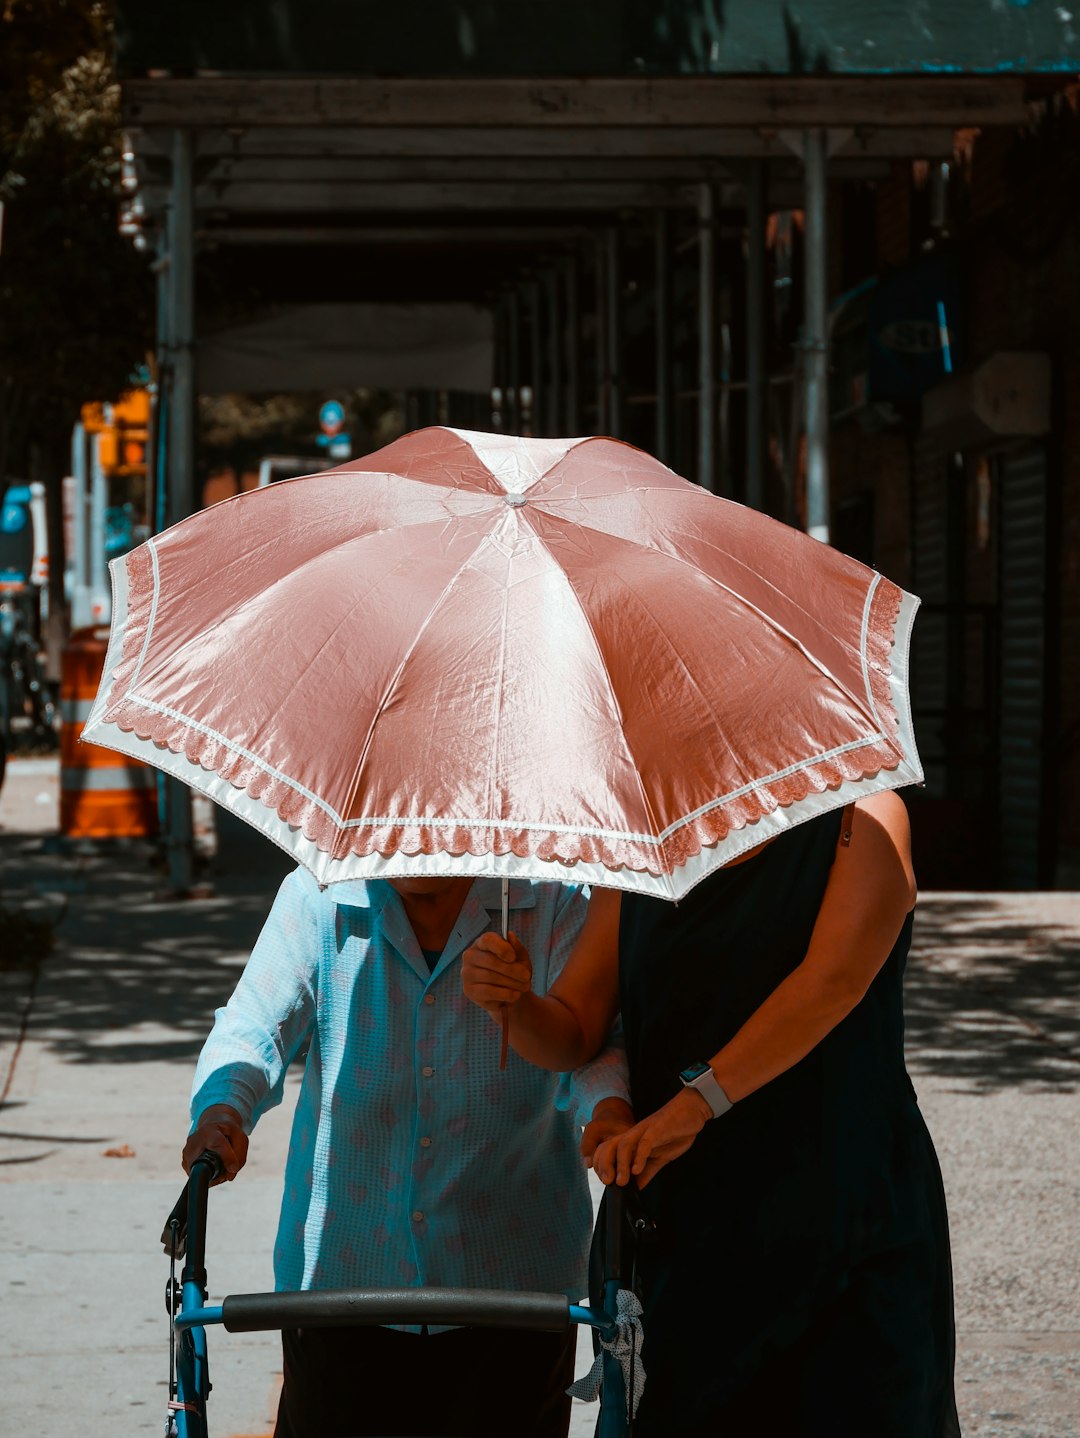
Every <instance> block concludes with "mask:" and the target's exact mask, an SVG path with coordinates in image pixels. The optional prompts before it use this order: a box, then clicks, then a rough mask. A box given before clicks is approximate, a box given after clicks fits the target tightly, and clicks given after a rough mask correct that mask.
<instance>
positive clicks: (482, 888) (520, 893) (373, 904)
mask: <svg viewBox="0 0 1080 1438" xmlns="http://www.w3.org/2000/svg"><path fill="white" fill-rule="evenodd" d="M324 892H325V894H326V896H327V897H328V898H329V899H330V901H331V902H332V903H334V904H339V905H342V906H344V907H346V908H366V909H370V910H371V912H372V916H373V918H374V919H375V922H376V923H377V924H378V926H379V928H380V929H381V930H382V932H383V935H384V936H385V938H386V939H387V940H388V941H389V943H390V945H391V947H392V948H393V949H395V950H396V952H397V953H398V954H400V955H401V957H402V958H403V959H404V960H405V962H406V963H407V964H408V965H409V967H410V968H411V969H412V970H413V971H414V972H415V973H416V975H417V976H418V977H419V978H420V979H422V980H423V981H424V982H425V983H427V981H428V980H429V979H430V978H432V977H434V975H433V974H431V973H430V972H429V970H428V967H427V963H426V960H425V959H424V958H423V956H422V955H421V953H420V946H419V945H418V944H417V942H416V936H415V934H414V933H413V931H412V925H411V924H410V923H409V921H408V918H407V917H406V914H405V907H404V905H403V904H402V902H401V898H400V896H399V895H398V894H397V893H396V892H395V890H394V889H393V888H392V887H391V885H390V883H389V881H388V880H386V879H344V880H341V881H340V882H338V883H336V884H329V885H327V888H326V890H325V891H324ZM508 899H509V908H510V912H511V914H513V913H514V912H516V911H519V910H522V909H533V908H535V907H536V890H535V888H534V887H533V885H532V884H531V883H530V882H529V880H527V879H511V880H510V887H509V893H508ZM501 917H502V880H501V879H493V878H479V879H475V880H474V881H473V885H472V888H471V889H470V890H469V892H468V893H467V894H466V896H465V902H464V903H463V904H462V906H461V913H460V914H459V915H458V918H457V922H456V923H455V925H454V928H453V931H452V932H451V934H450V937H449V939H448V940H447V943H446V948H445V949H444V950H443V955H442V959H441V960H440V962H439V963H438V964H437V965H436V968H435V974H436V975H437V974H440V973H442V972H443V970H444V969H446V968H447V967H448V966H449V965H450V964H452V963H453V962H454V960H455V959H456V958H458V956H459V955H460V954H462V953H463V952H464V951H465V950H466V949H467V948H468V947H469V945H470V944H471V943H472V941H473V940H474V939H476V938H478V937H479V936H480V935H481V934H483V933H486V932H487V931H488V930H489V929H491V928H494V929H495V930H496V932H497V931H498V930H499V928H500V919H501ZM493 919H494V923H493V922H492V921H493ZM510 927H511V928H513V927H514V925H513V922H511V924H510Z"/></svg>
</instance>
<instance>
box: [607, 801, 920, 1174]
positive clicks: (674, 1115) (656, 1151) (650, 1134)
mask: <svg viewBox="0 0 1080 1438" xmlns="http://www.w3.org/2000/svg"><path fill="white" fill-rule="evenodd" d="M914 903H915V879H914V875H913V873H912V868H911V843H910V831H909V828H908V819H907V810H906V808H905V806H904V803H903V801H902V800H901V799H900V798H899V797H898V796H897V795H896V794H893V793H883V794H875V795H872V796H871V797H869V798H867V799H862V800H860V801H859V803H858V805H857V806H856V814H855V820H854V823H853V826H852V838H851V844H850V846H849V847H847V848H843V847H840V848H838V849H837V853H836V858H835V860H834V863H833V866H832V871H831V873H830V875H829V882H828V885H827V886H826V889H825V895H824V898H823V899H822V904H821V909H820V911H819V913H818V917H817V921H816V923H815V925H814V931H813V934H812V935H811V939H810V946H809V948H808V949H807V953H806V957H805V958H804V959H803V961H802V963H800V964H799V966H798V968H796V969H795V970H793V972H792V973H791V974H789V975H788V977H787V978H786V979H785V980H784V981H783V983H782V984H780V985H779V986H778V987H777V988H776V989H775V990H774V991H773V992H772V993H771V994H770V995H769V997H768V998H767V999H766V1000H765V1002H764V1003H763V1004H762V1005H761V1006H760V1008H758V1009H757V1010H756V1011H755V1012H754V1013H753V1014H751V1016H750V1018H749V1019H747V1021H746V1023H745V1024H743V1026H742V1028H741V1029H739V1031H738V1033H736V1034H735V1036H734V1037H733V1038H732V1039H731V1041H730V1042H729V1043H727V1044H725V1045H724V1047H723V1048H722V1049H720V1051H719V1052H718V1053H716V1054H714V1055H713V1056H712V1058H711V1059H710V1063H711V1065H712V1069H713V1072H714V1073H715V1074H716V1077H717V1079H718V1081H719V1083H720V1085H721V1087H722V1088H723V1089H724V1091H725V1093H726V1094H727V1095H728V1097H729V1098H730V1099H731V1100H732V1101H733V1102H737V1101H738V1100H739V1099H742V1098H745V1097H746V1096H747V1095H748V1094H751V1093H753V1092H754V1091H755V1090H756V1089H759V1088H761V1087H762V1086H763V1085H764V1084H767V1083H768V1082H769V1081H770V1080H771V1079H774V1078H776V1077H777V1075H778V1074H781V1073H784V1072H785V1071H786V1070H787V1069H789V1068H791V1067H792V1066H793V1065H794V1064H796V1063H798V1062H799V1060H800V1059H802V1058H804V1057H805V1056H806V1055H807V1054H808V1053H809V1052H810V1050H811V1049H813V1048H814V1047H816V1045H817V1044H819V1043H820V1042H821V1040H822V1039H823V1038H824V1037H825V1036H826V1034H828V1033H829V1032H831V1030H832V1029H834V1028H835V1027H836V1025H837V1024H838V1023H839V1022H840V1021H841V1020H842V1019H843V1018H845V1017H846V1015H847V1014H849V1013H850V1012H851V1010H852V1009H853V1008H854V1007H855V1006H856V1004H857V1003H858V1002H859V1001H860V999H861V998H862V997H863V995H864V994H865V993H866V991H867V989H868V988H869V987H870V984H871V983H872V982H873V979H874V976H875V975H876V974H877V972H878V970H879V969H880V968H881V966H882V964H883V963H884V962H885V960H886V958H887V957H888V955H889V953H890V951H891V949H892V946H893V944H894V943H895V942H896V937H897V935H898V934H899V932H900V929H901V928H902V926H903V923H904V918H905V916H906V914H907V913H908V911H909V910H910V909H911V908H912V906H913V905H914ZM710 1117H711V1110H710V1109H709V1107H708V1105H707V1104H706V1102H705V1100H704V1099H703V1098H702V1097H701V1096H700V1095H699V1094H698V1093H697V1092H696V1091H695V1090H692V1089H686V1090H683V1091H682V1092H681V1093H679V1094H677V1095H676V1096H675V1098H673V1099H672V1100H670V1102H669V1103H667V1104H665V1105H664V1107H663V1108H661V1109H659V1110H657V1112H656V1113H655V1114H652V1115H650V1116H649V1117H648V1118H646V1119H644V1120H643V1121H642V1122H641V1123H639V1124H636V1125H635V1126H634V1128H632V1129H630V1130H629V1131H628V1132H627V1133H626V1134H625V1135H623V1137H622V1138H621V1139H619V1140H617V1141H615V1142H612V1143H609V1144H605V1145H602V1146H601V1147H600V1148H599V1149H598V1150H597V1153H596V1156H595V1160H594V1166H595V1168H596V1171H597V1174H598V1175H599V1176H600V1177H601V1178H602V1179H603V1180H604V1182H606V1183H608V1182H611V1181H612V1179H613V1178H614V1179H615V1181H616V1182H618V1183H627V1182H628V1181H629V1179H630V1178H631V1176H633V1177H636V1178H637V1179H638V1182H639V1184H641V1185H644V1184H646V1183H648V1182H649V1180H650V1179H651V1178H652V1177H653V1175H654V1174H655V1173H657V1172H658V1171H659V1170H660V1169H661V1168H662V1167H664V1165H665V1164H667V1163H670V1162H671V1160H672V1159H673V1158H677V1157H679V1155H680V1154H682V1153H685V1152H686V1150H687V1149H688V1148H689V1147H690V1145H691V1144H692V1143H693V1141H694V1138H695V1137H696V1136H697V1134H698V1133H699V1132H700V1131H701V1129H702V1128H703V1127H704V1125H705V1123H706V1122H707V1121H708V1120H709V1119H710ZM718 1122H720V1123H722V1122H723V1118H721V1119H719V1120H718Z"/></svg>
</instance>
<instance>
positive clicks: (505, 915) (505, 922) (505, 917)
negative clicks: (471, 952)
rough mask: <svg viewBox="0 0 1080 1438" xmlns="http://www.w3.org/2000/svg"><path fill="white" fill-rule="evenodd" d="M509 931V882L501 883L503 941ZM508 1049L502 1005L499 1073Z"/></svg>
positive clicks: (505, 1010)
mask: <svg viewBox="0 0 1080 1438" xmlns="http://www.w3.org/2000/svg"><path fill="white" fill-rule="evenodd" d="M509 929H510V880H509V879H507V878H504V879H503V881H502V936H503V938H504V939H505V938H506V936H507V934H508V932H509ZM509 1047H510V1005H509V1004H503V1011H502V1039H501V1041H500V1044H499V1072H500V1073H501V1072H503V1071H504V1070H505V1068H506V1053H507V1050H508V1048H509Z"/></svg>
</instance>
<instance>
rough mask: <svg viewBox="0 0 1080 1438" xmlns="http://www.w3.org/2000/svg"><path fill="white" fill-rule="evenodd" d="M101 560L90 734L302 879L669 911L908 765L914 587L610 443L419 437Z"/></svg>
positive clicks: (896, 777) (911, 778)
mask: <svg viewBox="0 0 1080 1438" xmlns="http://www.w3.org/2000/svg"><path fill="white" fill-rule="evenodd" d="M112 571H113V582H114V591H115V604H114V620H113V633H112V639H111V645H110V650H109V656H108V660H107V663H106V669H105V676H104V678H103V681H102V685H101V690H100V692H99V694H98V698H97V701H96V703H95V705H94V709H93V713H92V714H91V716H90V720H89V722H88V723H87V725H86V728H85V731H84V737H85V738H87V739H90V740H91V741H92V742H94V743H97V744H104V745H106V746H108V747H112V748H116V749H120V750H122V751H123V752H124V753H127V754H131V755H133V756H135V757H137V758H140V759H144V760H147V761H149V762H150V763H151V764H155V765H157V766H158V767H159V768H161V769H164V770H166V771H167V772H168V773H171V774H174V775H178V776H179V777H180V778H182V779H184V780H185V781H186V782H187V783H189V784H190V785H192V786H193V787H195V788H198V789H201V790H203V791H204V792H206V793H207V794H209V795H210V796H211V797H212V798H213V799H215V800H217V801H218V802H219V803H221V804H224V805H225V806H226V807H228V808H230V809H232V810H234V811H235V812H236V813H237V814H239V815H241V816H242V817H243V818H244V819H246V820H248V821H249V822H251V823H252V824H254V825H256V826H257V827H258V828H259V829H262V830H263V831H265V832H266V833H267V834H268V835H269V836H270V837H271V838H272V839H274V840H275V841H276V842H277V843H278V844H280V845H281V846H282V847H283V848H285V849H287V850H288V851H289V852H290V853H292V854H293V855H295V857H296V858H297V860H299V861H300V862H301V863H303V864H305V865H306V866H307V867H308V868H309V869H310V870H311V871H312V872H313V873H314V874H315V876H316V877H317V878H318V879H319V880H320V881H322V882H330V881H334V880H339V879H348V878H356V877H374V876H379V877H388V876H396V875H404V874H414V875H415V874H445V873H447V872H452V873H460V874H496V875H501V876H502V877H504V878H508V877H510V876H522V875H526V876H530V877H539V878H549V879H551V878H554V879H565V880H580V881H590V882H594V883H601V884H609V885H616V886H618V887H622V888H626V889H638V890H644V891H648V892H652V893H657V894H661V895H665V896H667V897H669V898H678V897H679V895H680V894H682V893H685V892H686V890H687V889H689V888H690V887H691V886H692V885H693V884H695V883H696V882H697V881H698V880H700V879H701V878H703V877H704V876H705V874H706V873H708V872H709V871H710V870H711V869H713V868H714V867H716V866H718V865H721V864H724V863H727V862H728V861H729V860H731V859H733V858H735V857H736V856H737V855H738V854H740V853H741V852H743V851H744V850H746V849H748V848H750V847H751V846H753V845H756V844H760V843H761V842H762V841H763V840H764V839H767V838H769V837H771V836H772V835H774V834H776V833H777V832H778V831H780V830H782V829H785V828H787V827H789V826H791V825H792V824H796V823H799V822H800V821H801V820H804V819H807V818H810V817H811V816H813V815H815V814H818V813H821V812H822V811H824V810H826V809H830V808H833V807H835V806H839V805H843V804H846V803H848V802H850V801H851V800H852V799H854V798H858V797H859V796H860V795H862V794H866V793H869V792H872V791H874V790H878V789H889V788H897V787H899V786H901V785H904V784H911V783H917V782H919V781H920V780H921V778H922V771H921V769H920V767H919V760H918V756H917V753H916V749H915V743H914V738H913V735H912V729H911V719H910V713H909V707H908V699H907V646H908V637H909V633H910V629H911V623H912V619H913V617H914V612H915V608H916V605H917V602H918V601H917V600H915V599H914V598H913V597H912V596H910V595H907V594H905V593H904V592H903V591H902V590H900V589H898V588H897V587H896V585H894V584H892V583H890V582H889V581H888V580H887V579H884V578H883V577H882V576H881V575H880V574H877V573H875V572H874V571H873V570H870V569H867V568H865V567H864V566H863V565H861V564H858V563H856V562H855V561H854V560H852V559H848V558H846V557H845V556H844V555H842V554H839V553H837V552H836V551H835V550H832V549H829V548H827V547H826V546H824V545H821V544H819V543H818V542H817V541H815V540H812V539H809V538H807V537H806V536H805V535H803V534H800V533H798V532H796V531H795V530H792V529H789V528H787V527H786V526H784V525H782V524H779V523H777V522H775V521H773V520H771V519H768V518H765V517H763V516H762V515H760V514H758V513H756V512H754V511H752V510H749V509H745V508H743V507H741V506H740V505H737V504H733V503H730V502H728V501H725V500H722V499H717V498H715V497H714V496H712V495H709V494H707V493H705V492H704V491H703V490H701V489H699V488H698V487H697V486H695V485H693V484H689V483H687V481H685V480H683V479H680V478H679V477H678V476H677V475H675V474H673V473H672V472H671V471H670V470H669V469H667V468H665V466H664V465H662V464H660V463H659V462H658V461H657V460H655V459H652V458H650V457H649V456H648V455H646V454H643V453H642V452H641V451H639V450H637V449H634V448H632V447H631V446H629V445H626V444H622V443H619V442H617V441H615V440H611V439H567V440H542V439H519V438H516V437H512V436H497V435H488V434H471V433H466V432H462V431H458V430H451V429H441V428H440V429H428V430H423V431H420V432H418V433H415V434H409V435H406V436H404V437H403V438H402V439H399V440H397V441H395V442H394V443H393V444H390V445H388V446H387V447H386V448H385V449H382V450H379V451H378V452H377V453H376V454H373V455H369V456H368V457H367V458H366V459H360V460H353V461H350V462H349V463H348V464H344V465H341V466H340V467H339V468H337V469H334V470H329V471H326V472H323V473H320V474H316V475H311V476H308V477H306V478H303V479H296V480H289V481H286V482H284V483H281V484H277V485H273V486H271V487H268V488H266V489H261V490H256V491H254V492H252V493H249V494H243V495H238V496H236V497H235V498H233V499H228V500H225V501H223V502H222V503H220V504H217V505H214V506H213V507H212V508H211V509H209V510H204V511H203V512H201V513H199V514H195V515H193V516H191V518H189V519H186V520H184V521H183V522H182V523H180V524H178V525H176V526H174V527H173V528H172V529H169V530H166V531H165V532H164V533H163V534H160V535H157V536H156V537H155V538H153V539H151V540H149V541H148V542H147V543H146V544H143V545H142V546H140V547H139V548H138V549H136V550H133V551H132V552H131V553H130V554H128V555H126V556H125V557H124V558H123V559H120V560H116V561H114V563H113V566H112Z"/></svg>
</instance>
